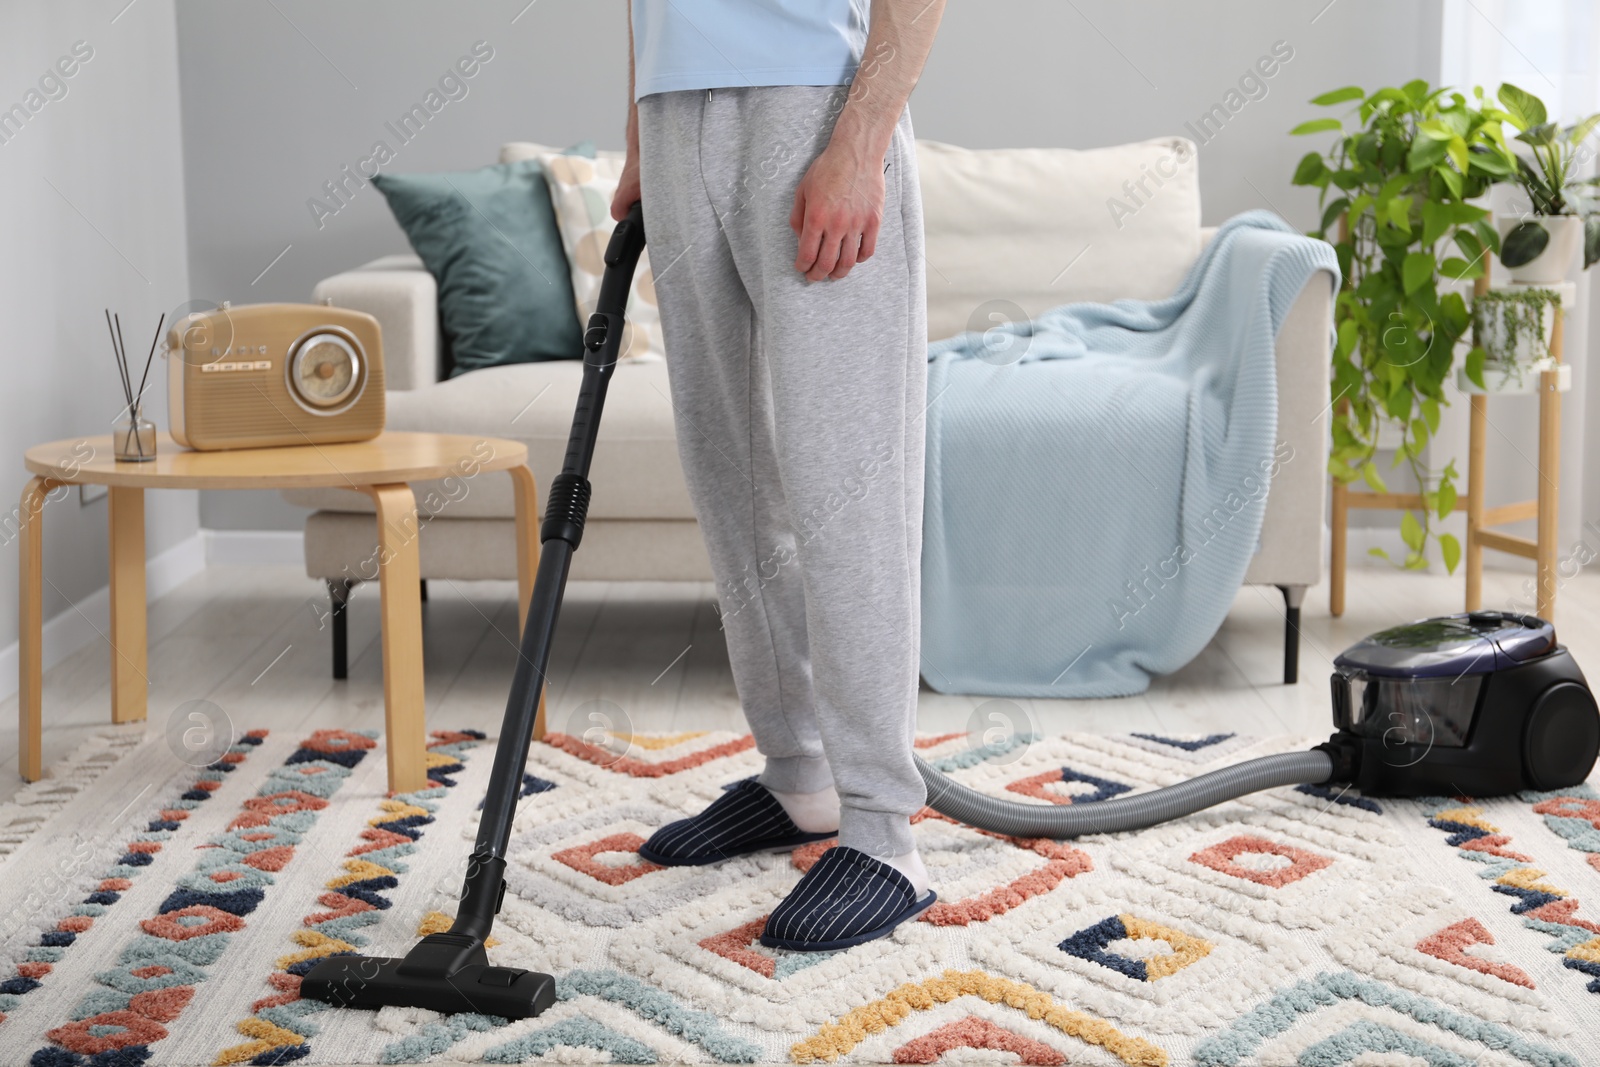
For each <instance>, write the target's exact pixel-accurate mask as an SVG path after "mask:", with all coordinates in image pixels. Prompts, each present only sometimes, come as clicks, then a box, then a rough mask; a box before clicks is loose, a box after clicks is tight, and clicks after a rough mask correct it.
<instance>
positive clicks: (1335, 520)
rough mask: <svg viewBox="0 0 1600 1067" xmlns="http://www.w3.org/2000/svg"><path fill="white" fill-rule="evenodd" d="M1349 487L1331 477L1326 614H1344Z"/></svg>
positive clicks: (1348, 532) (1336, 615) (1348, 531)
mask: <svg viewBox="0 0 1600 1067" xmlns="http://www.w3.org/2000/svg"><path fill="white" fill-rule="evenodd" d="M1349 492H1350V490H1349V488H1348V487H1346V485H1345V483H1343V482H1341V481H1340V480H1339V479H1337V478H1335V479H1333V514H1332V516H1331V519H1330V526H1331V530H1330V533H1331V537H1332V541H1333V544H1332V545H1331V546H1330V548H1329V553H1328V614H1330V615H1332V616H1333V617H1334V618H1338V617H1339V616H1340V615H1343V614H1344V572H1345V566H1346V564H1345V544H1346V539H1347V538H1348V537H1349V536H1350V529H1349V527H1350V507H1349V499H1350V498H1349V495H1348V494H1349Z"/></svg>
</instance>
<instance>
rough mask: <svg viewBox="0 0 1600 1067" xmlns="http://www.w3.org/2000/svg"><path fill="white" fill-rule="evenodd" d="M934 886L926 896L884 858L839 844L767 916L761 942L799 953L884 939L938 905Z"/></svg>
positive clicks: (826, 950)
mask: <svg viewBox="0 0 1600 1067" xmlns="http://www.w3.org/2000/svg"><path fill="white" fill-rule="evenodd" d="M937 899H938V895H937V894H936V893H934V891H933V890H931V889H930V890H928V893H927V895H926V896H925V897H923V898H922V899H921V900H918V899H917V891H916V889H915V887H913V886H912V884H911V882H910V880H909V879H908V878H906V876H905V875H903V874H901V873H900V872H899V871H897V870H895V869H894V868H893V867H891V866H889V865H888V864H887V863H884V862H883V861H882V860H880V859H875V858H874V857H872V856H869V855H867V854H866V853H865V852H862V851H860V850H859V849H854V848H850V847H848V846H845V845H837V846H835V847H833V848H830V849H829V850H828V851H826V852H824V853H823V854H822V858H821V859H819V860H817V862H816V863H815V864H814V865H813V866H812V868H811V869H810V870H809V871H807V872H806V873H805V876H804V877H802V878H801V879H800V881H799V882H798V883H796V885H795V887H794V888H793V889H792V890H790V891H789V895H788V896H787V897H784V898H783V903H781V904H779V905H778V906H777V907H776V908H774V909H773V910H772V914H771V915H769V916H767V926H766V929H764V930H763V931H762V932H761V943H762V944H763V945H766V946H767V947H768V948H787V949H793V950H794V951H797V952H830V951H832V950H834V949H841V948H850V947H851V946H852V945H860V944H863V943H865V942H867V941H872V940H875V939H877V938H880V937H883V936H884V935H885V934H887V933H889V932H890V931H892V930H893V929H894V928H895V927H896V926H899V925H900V924H901V923H903V922H905V921H906V920H908V919H915V918H916V917H917V916H918V915H921V914H922V913H923V912H925V911H927V910H928V908H930V907H932V905H933V902H934V901H935V900H937Z"/></svg>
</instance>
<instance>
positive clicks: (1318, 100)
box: [1311, 85, 1367, 107]
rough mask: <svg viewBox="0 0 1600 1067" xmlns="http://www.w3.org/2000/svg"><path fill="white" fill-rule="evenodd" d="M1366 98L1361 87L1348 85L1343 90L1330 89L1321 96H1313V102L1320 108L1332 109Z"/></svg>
mask: <svg viewBox="0 0 1600 1067" xmlns="http://www.w3.org/2000/svg"><path fill="white" fill-rule="evenodd" d="M1366 96H1367V94H1366V93H1365V92H1364V91H1363V90H1362V89H1361V87H1360V86H1359V85H1346V86H1345V87H1344V88H1343V89H1330V90H1329V91H1327V92H1325V93H1323V94H1322V95H1321V96H1313V97H1312V98H1311V102H1312V103H1313V104H1316V105H1317V106H1318V107H1332V106H1334V105H1335V104H1343V103H1348V102H1349V101H1351V100H1364V99H1366Z"/></svg>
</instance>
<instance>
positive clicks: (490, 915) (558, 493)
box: [451, 203, 644, 938]
mask: <svg viewBox="0 0 1600 1067" xmlns="http://www.w3.org/2000/svg"><path fill="white" fill-rule="evenodd" d="M643 251H644V217H643V214H642V212H641V209H640V205H639V204H637V203H636V204H634V205H633V208H632V209H631V210H630V211H629V212H628V216H627V218H625V219H623V220H622V221H621V222H619V223H617V226H616V228H615V229H614V230H613V231H612V234H611V243H610V244H609V245H608V246H607V247H606V254H605V263H606V270H605V275H604V277H603V278H602V280H601V282H600V298H599V301H598V303H597V305H596V307H595V312H594V314H593V315H590V316H589V322H588V326H587V327H586V329H585V330H584V334H583V382H582V384H581V385H580V386H579V388H578V402H577V407H576V410H575V411H574V412H573V416H572V431H571V434H570V435H569V436H568V439H567V454H566V459H565V461H564V462H563V463H562V465H561V473H560V474H558V475H556V477H555V478H554V479H553V480H552V481H551V483H550V496H549V502H548V503H547V505H546V506H545V511H544V521H543V522H542V523H541V524H540V527H539V541H540V548H539V569H538V572H537V574H536V576H535V578H534V584H533V596H532V599H531V601H530V603H529V606H528V620H527V623H526V625H525V626H524V628H523V631H522V645H521V650H520V654H519V656H518V659H517V668H516V673H515V675H514V677H513V679H512V683H511V695H510V697H509V699H508V700H507V701H506V711H505V718H504V720H503V721H502V723H501V727H500V743H499V745H498V746H497V747H496V749H495V756H494V764H493V767H492V768H491V771H490V775H489V788H488V795H487V796H486V797H485V798H484V804H483V815H482V817H481V818H480V820H479V823H478V837H477V842H476V844H475V845H474V847H473V851H472V863H471V864H470V866H469V867H468V870H467V881H466V887H465V890H464V891H463V893H462V898H461V904H460V907H459V910H458V911H457V913H456V922H455V925H454V926H453V927H452V928H451V930H452V932H453V933H462V934H468V935H470V936H473V937H478V938H481V937H483V936H485V935H486V934H487V933H488V930H489V927H490V926H491V925H492V924H493V922H494V914H495V912H497V911H498V910H499V905H500V898H501V897H502V896H503V895H504V893H505V881H504V871H505V856H506V850H507V848H508V847H509V846H510V843H511V823H512V820H513V819H514V818H515V816H516V810H517V799H518V798H519V797H520V796H521V794H522V774H523V766H524V765H525V764H526V763H527V760H528V747H529V745H530V744H531V743H532V740H533V726H534V721H535V718H536V716H537V714H538V710H539V694H540V692H541V691H542V690H543V688H544V681H545V668H546V666H547V665H548V664H549V662H550V644H551V640H552V638H553V637H554V636H555V629H556V621H557V618H558V617H559V615H560V613H561V598H562V595H563V593H564V592H565V590H566V585H567V572H568V569H569V567H570V564H571V561H572V553H573V552H574V551H575V550H576V549H577V547H578V543H579V542H580V541H581V540H582V539H583V524H584V518H585V516H586V515H587V513H588V509H589V463H590V461H591V460H592V459H593V457H594V445H595V439H596V437H597V435H598V434H599V431H600V414H601V412H602V411H603V410H604V408H605V399H606V387H607V385H608V384H609V383H610V380H611V375H612V373H613V372H614V371H615V370H616V366H617V357H618V355H619V354H620V353H621V350H622V343H623V336H624V330H623V326H624V321H623V312H624V311H625V310H626V308H627V302H628V291H629V289H630V288H631V287H632V285H633V273H634V269H635V267H637V266H638V263H639V256H640V254H641V253H643Z"/></svg>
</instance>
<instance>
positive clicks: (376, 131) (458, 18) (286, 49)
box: [177, 0, 1439, 529]
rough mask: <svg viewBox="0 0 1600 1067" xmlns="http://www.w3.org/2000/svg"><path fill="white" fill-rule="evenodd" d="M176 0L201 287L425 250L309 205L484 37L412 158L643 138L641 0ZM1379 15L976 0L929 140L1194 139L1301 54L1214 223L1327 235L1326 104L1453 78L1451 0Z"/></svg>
mask: <svg viewBox="0 0 1600 1067" xmlns="http://www.w3.org/2000/svg"><path fill="white" fill-rule="evenodd" d="M177 4H178V31H179V45H180V47H179V63H180V69H181V72H182V84H183V108H184V124H185V128H186V129H187V130H188V131H189V141H188V145H187V151H186V168H187V180H188V188H189V233H190V262H191V264H192V269H193V274H194V279H195V289H196V291H195V293H194V294H193V295H194V296H196V297H204V298H210V299H213V300H221V299H224V298H228V299H232V300H235V301H244V300H267V299H284V300H303V299H306V297H307V296H308V295H309V293H310V291H311V287H312V285H313V284H314V283H315V282H316V281H317V279H319V278H321V277H323V276H325V275H328V274H331V273H334V272H335V271H338V270H341V269H345V268H348V267H350V266H353V265H355V264H357V263H360V262H362V261H364V260H366V259H369V258H371V257H373V256H377V255H381V254H384V253H388V252H395V251H404V250H405V248H406V244H405V238H404V236H403V235H402V234H401V233H400V231H399V230H398V229H397V228H396V227H395V225H394V223H393V222H392V220H391V219H390V217H389V214H388V211H387V209H386V208H385V207H384V204H383V200H382V197H381V196H380V195H379V194H378V193H377V191H376V190H374V189H372V188H371V187H370V186H368V187H366V188H363V189H359V190H357V191H356V192H355V194H354V195H353V196H352V197H350V198H349V203H348V206H344V207H341V208H340V209H339V211H338V213H337V214H335V215H333V216H332V217H328V218H324V219H323V220H321V222H322V224H321V225H320V227H319V225H318V221H317V220H316V219H315V218H314V217H313V215H312V213H311V212H310V211H309V210H308V208H307V205H306V202H307V200H308V199H310V198H312V197H314V196H319V195H320V193H321V187H322V184H323V183H324V182H326V181H329V180H330V179H332V178H334V177H335V176H336V175H337V174H338V172H339V170H340V168H341V167H343V166H345V165H346V164H349V165H351V167H352V168H354V166H355V163H356V161H357V160H358V159H360V158H361V157H363V156H365V155H366V154H367V153H368V151H369V149H370V147H371V145H372V142H373V141H374V140H375V139H378V138H384V139H386V140H391V141H392V140H393V138H392V137H390V135H389V134H388V133H387V132H386V130H385V126H384V124H385V123H386V122H388V121H390V120H392V119H394V118H396V117H397V116H398V115H399V114H400V113H401V112H403V111H404V110H405V109H406V108H408V107H409V106H410V105H411V104H412V103H414V102H416V101H417V100H419V99H420V98H421V97H422V95H423V94H424V93H426V92H427V90H428V89H429V88H430V87H432V86H433V84H434V83H435V81H436V79H437V78H438V76H439V74H440V73H441V72H442V71H444V69H445V68H446V67H447V66H448V65H449V64H450V63H451V62H452V61H454V59H455V58H456V57H457V56H459V55H461V54H462V53H463V52H465V51H466V50H467V49H468V48H469V47H470V46H471V44H472V43H473V42H474V41H477V40H480V39H481V40H484V41H487V42H488V43H489V44H490V46H492V47H493V48H494V58H493V59H492V60H491V61H490V62H489V63H488V64H486V65H485V66H484V67H483V69H482V70H481V71H480V72H479V74H478V75H477V76H476V77H475V78H473V79H472V81H471V82H470V83H469V86H468V87H469V92H468V94H467V96H466V97H465V98H463V99H461V100H458V101H453V102H451V103H449V104H447V105H446V106H445V107H444V108H443V109H442V110H441V111H440V112H439V114H438V115H437V116H435V117H434V118H433V120H432V121H431V122H430V123H429V124H428V125H427V126H426V127H425V129H424V130H423V131H422V132H421V134H419V135H418V136H417V137H416V138H415V139H414V140H412V141H411V143H409V144H407V145H405V146H404V147H403V148H401V149H399V151H398V155H397V158H396V159H395V161H394V163H393V164H392V169H394V170H397V171H408V170H449V169H460V168H467V167H473V166H479V165H482V164H485V163H489V162H492V161H493V159H494V154H495V150H496V148H497V147H498V146H499V144H500V143H501V142H502V141H506V140H514V139H530V140H539V141H544V142H547V143H551V144H568V143H571V142H574V141H578V140H580V139H583V138H585V137H592V138H593V139H594V140H595V141H596V142H597V143H599V145H600V146H601V147H609V148H618V147H621V144H622V123H623V118H624V111H623V109H624V106H625V101H626V92H627V90H626V77H627V68H626V62H627V38H626V24H625V21H624V14H623V13H624V8H625V5H624V3H623V0H538V2H537V3H533V4H529V3H528V2H527V0H473V2H457V3H452V4H449V5H443V4H437V3H431V2H428V0H345V2H342V3H339V4H324V3H319V2H317V0H276V2H275V3H273V4H261V3H241V2H238V0H231V2H230V0H177ZM1375 11H1376V5H1375V4H1374V3H1372V2H1371V0H1342V2H1338V3H1335V4H1333V5H1331V6H1330V5H1328V3H1327V0H1295V2H1285V0H1221V2H1208V3H1205V4H1195V3H1190V2H1188V0H1156V2H1147V3H1142V4H1126V3H1123V2H1121V0H1075V2H1074V3H1072V4H1063V3H1061V2H1060V0H988V2H985V3H977V2H975V0H956V2H954V3H952V4H950V6H949V9H948V13H947V14H946V17H945V26H944V29H943V30H942V32H941V34H940V37H939V41H938V44H937V46H936V47H935V50H934V53H933V57H932V59H931V60H930V61H929V64H928V69H927V72H926V75H925V76H924V78H923V82H922V85H921V86H920V87H919V88H918V90H917V93H916V96H915V97H914V98H913V101H912V113H913V115H914V117H915V121H916V126H917V132H918V134H919V135H920V136H923V137H929V138H933V139H936V140H943V141H951V142H955V143H958V144H964V145H970V146H973V147H994V146H1002V145H1061V146H1073V147H1090V146H1094V145H1104V144H1115V143H1119V142H1123V141H1129V140H1135V139H1140V138H1145V137H1153V136H1158V135H1164V134H1172V133H1182V132H1184V124H1185V123H1186V122H1192V121H1195V120H1197V119H1198V118H1199V117H1200V116H1201V115H1202V114H1203V113H1205V112H1206V111H1207V110H1208V109H1209V108H1210V107H1211V106H1212V105H1213V104H1216V103H1218V102H1221V101H1222V100H1223V99H1224V97H1225V95H1226V94H1227V93H1228V91H1229V90H1230V89H1232V88H1234V87H1235V86H1236V84H1237V82H1238V80H1239V78H1240V76H1241V75H1243V74H1244V73H1245V71H1246V70H1247V69H1248V68H1249V67H1250V66H1251V65H1252V64H1254V62H1255V61H1256V59H1257V58H1258V57H1259V56H1261V55H1263V54H1265V53H1267V52H1268V51H1269V50H1270V49H1271V48H1272V46H1273V44H1274V42H1277V41H1280V40H1281V41H1286V42H1288V44H1289V47H1291V48H1292V49H1293V50H1294V55H1293V58H1292V59H1291V60H1290V61H1289V62H1288V63H1286V64H1284V65H1283V66H1282V68H1281V70H1280V71H1279V73H1277V74H1276V75H1275V76H1274V77H1273V78H1272V79H1271V80H1270V81H1268V82H1266V83H1265V95H1264V96H1261V95H1260V94H1259V93H1258V94H1257V95H1258V96H1259V99H1255V100H1250V101H1249V102H1248V103H1246V105H1245V106H1244V107H1243V108H1241V109H1240V110H1239V113H1238V114H1237V115H1235V116H1233V117H1232V118H1231V119H1230V120H1229V121H1228V123H1227V124H1226V125H1225V126H1224V127H1223V128H1222V130H1221V132H1220V133H1218V134H1217V135H1216V136H1215V137H1213V138H1212V139H1211V141H1210V143H1208V144H1206V145H1204V146H1203V147H1202V149H1201V153H1200V175H1201V184H1202V189H1203V195H1204V202H1205V212H1206V221H1207V222H1208V223H1217V222H1221V221H1222V220H1223V219H1226V218H1227V217H1228V216H1230V215H1233V214H1235V213H1237V212H1239V211H1242V210H1245V209H1247V208H1252V207H1274V208H1276V209H1277V210H1279V211H1280V212H1282V213H1284V214H1285V215H1287V216H1288V217H1289V218H1290V219H1291V221H1293V222H1295V223H1297V224H1299V225H1310V224H1311V223H1312V222H1314V219H1315V215H1314V203H1315V197H1314V195H1313V194H1311V193H1310V192H1308V191H1306V190H1300V189H1295V188H1293V187H1291V186H1290V184H1289V175H1290V174H1291V173H1292V171H1293V169H1294V164H1295V162H1296V160H1297V159H1298V158H1299V156H1300V155H1301V154H1302V153H1303V152H1304V151H1305V150H1306V148H1307V145H1306V144H1305V143H1303V142H1302V141H1300V140H1298V139H1294V138H1290V137H1288V136H1287V134H1286V131H1287V130H1288V129H1289V128H1290V127H1291V126H1293V125H1294V124H1295V123H1296V122H1299V121H1300V120H1301V119H1303V118H1304V117H1305V116H1306V115H1307V114H1308V113H1309V112H1310V111H1311V110H1312V109H1310V108H1309V106H1308V105H1307V104H1306V103H1305V101H1306V99H1307V98H1308V97H1311V96H1313V95H1315V94H1316V93H1319V92H1322V91H1323V90H1325V89H1328V88H1331V87H1334V86H1339V85H1345V84H1349V83H1351V82H1356V83H1361V84H1364V85H1368V86H1376V85H1378V84H1383V83H1400V82H1403V81H1406V80H1408V79H1410V78H1413V77H1427V78H1437V76H1438V67H1439V63H1438V40H1439V15H1438V0H1402V2H1395V3H1386V4H1384V5H1383V14H1382V19H1381V31H1375V30H1374V27H1373V21H1374V19H1375V18H1376V14H1375ZM246 41H247V42H249V44H250V47H249V48H243V47H240V43H241V42H246ZM285 249H288V251H286V252H285V251H284V250H285ZM280 253H282V258H281V259H278V260H277V261H276V263H273V260H274V258H275V257H277V256H279V254H280ZM269 263H272V264H273V265H272V266H271V269H270V270H266V273H265V274H264V275H263V274H262V273H261V272H262V271H263V270H264V269H266V268H267V267H268V264H269ZM301 514H302V513H301V512H299V511H298V509H294V508H290V507H288V506H287V505H284V504H282V503H280V502H279V501H278V500H277V499H276V497H273V496H270V495H265V494H263V495H261V496H254V497H252V496H247V495H244V494H226V495H217V494H212V495H210V496H208V497H207V498H206V499H205V500H204V501H203V503H202V517H203V519H204V522H205V524H206V525H207V526H208V527H218V528H235V529H251V528H255V529H261V528H272V527H276V528H298V526H299V525H300V521H301Z"/></svg>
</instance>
